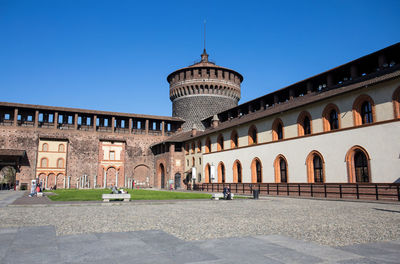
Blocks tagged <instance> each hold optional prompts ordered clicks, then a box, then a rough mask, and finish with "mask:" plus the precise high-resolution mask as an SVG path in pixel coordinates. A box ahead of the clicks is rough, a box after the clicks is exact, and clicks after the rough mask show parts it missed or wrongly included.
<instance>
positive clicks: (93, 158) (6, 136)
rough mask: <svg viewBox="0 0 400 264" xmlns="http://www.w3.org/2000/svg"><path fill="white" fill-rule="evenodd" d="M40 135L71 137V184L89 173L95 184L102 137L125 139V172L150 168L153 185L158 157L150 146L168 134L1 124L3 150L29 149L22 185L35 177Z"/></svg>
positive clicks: (68, 170) (20, 178)
mask: <svg viewBox="0 0 400 264" xmlns="http://www.w3.org/2000/svg"><path fill="white" fill-rule="evenodd" d="M39 138H45V139H66V140H68V150H67V153H68V154H67V160H66V174H67V176H71V183H70V185H71V187H75V186H76V181H77V179H78V178H79V177H80V176H82V175H84V174H86V175H88V176H89V180H90V182H91V183H93V177H94V175H97V173H98V167H99V142H100V141H101V140H109V141H113V140H115V141H123V142H126V145H125V153H124V155H125V175H126V176H127V177H132V175H133V172H134V170H135V168H136V167H138V166H140V165H143V166H146V167H148V168H150V169H149V174H150V175H149V176H150V186H152V185H153V184H154V175H155V171H154V156H153V154H152V152H151V151H150V145H151V144H154V143H156V142H160V141H162V140H164V139H165V138H166V137H165V136H158V135H136V134H118V133H105V132H90V131H76V130H60V129H50V128H31V127H30V128H24V127H14V126H3V127H0V146H1V148H3V149H20V150H25V151H26V154H27V158H26V159H25V160H24V162H23V164H22V166H21V168H20V171H19V172H17V180H18V181H19V184H21V183H28V186H29V183H30V180H32V179H34V178H35V171H36V164H37V151H38V144H39Z"/></svg>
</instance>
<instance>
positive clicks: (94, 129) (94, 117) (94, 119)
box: [92, 115, 97, 131]
mask: <svg viewBox="0 0 400 264" xmlns="http://www.w3.org/2000/svg"><path fill="white" fill-rule="evenodd" d="M92 122H93V124H92V126H93V131H96V123H97V115H94V116H93V120H92Z"/></svg>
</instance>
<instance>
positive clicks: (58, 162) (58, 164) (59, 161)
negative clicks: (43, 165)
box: [57, 158, 64, 168]
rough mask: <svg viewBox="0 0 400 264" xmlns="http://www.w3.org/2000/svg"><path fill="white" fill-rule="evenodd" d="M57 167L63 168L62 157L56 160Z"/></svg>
mask: <svg viewBox="0 0 400 264" xmlns="http://www.w3.org/2000/svg"><path fill="white" fill-rule="evenodd" d="M57 168H64V159H62V158H60V159H58V160H57Z"/></svg>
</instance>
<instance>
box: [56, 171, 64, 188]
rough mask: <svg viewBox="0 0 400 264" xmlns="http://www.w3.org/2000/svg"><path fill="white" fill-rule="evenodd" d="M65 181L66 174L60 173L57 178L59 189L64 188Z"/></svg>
mask: <svg viewBox="0 0 400 264" xmlns="http://www.w3.org/2000/svg"><path fill="white" fill-rule="evenodd" d="M64 181H65V178H64V174H62V173H60V174H58V175H57V180H56V186H57V189H62V188H64Z"/></svg>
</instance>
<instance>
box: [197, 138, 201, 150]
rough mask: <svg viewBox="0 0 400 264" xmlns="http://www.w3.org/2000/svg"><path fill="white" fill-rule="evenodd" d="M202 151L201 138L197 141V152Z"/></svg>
mask: <svg viewBox="0 0 400 264" xmlns="http://www.w3.org/2000/svg"><path fill="white" fill-rule="evenodd" d="M200 152H201V140H200V139H199V140H198V141H197V153H200Z"/></svg>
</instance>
